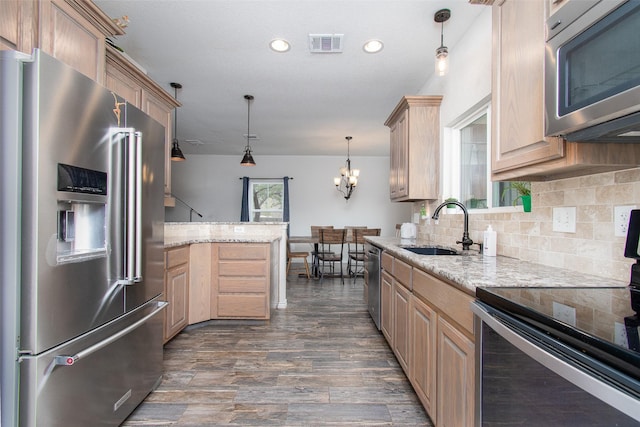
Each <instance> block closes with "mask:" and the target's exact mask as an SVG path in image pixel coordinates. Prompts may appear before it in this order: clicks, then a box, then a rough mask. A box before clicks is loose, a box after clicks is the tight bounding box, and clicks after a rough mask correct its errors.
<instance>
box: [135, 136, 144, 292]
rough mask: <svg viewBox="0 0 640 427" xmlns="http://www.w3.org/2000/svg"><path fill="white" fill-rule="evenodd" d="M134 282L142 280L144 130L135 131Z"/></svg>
mask: <svg viewBox="0 0 640 427" xmlns="http://www.w3.org/2000/svg"><path fill="white" fill-rule="evenodd" d="M135 154H136V156H135V187H136V188H135V198H136V200H135V205H134V208H135V213H134V216H135V237H134V238H135V242H134V251H135V252H134V255H135V261H134V277H133V280H134V282H141V281H142V132H135Z"/></svg>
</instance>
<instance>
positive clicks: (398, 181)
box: [389, 110, 409, 199]
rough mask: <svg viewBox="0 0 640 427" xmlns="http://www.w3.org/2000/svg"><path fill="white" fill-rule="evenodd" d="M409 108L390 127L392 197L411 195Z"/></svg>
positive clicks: (390, 187)
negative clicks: (409, 181)
mask: <svg viewBox="0 0 640 427" xmlns="http://www.w3.org/2000/svg"><path fill="white" fill-rule="evenodd" d="M408 113H409V112H408V110H405V111H404V112H403V113H402V114H401V115H400V117H399V118H398V121H397V122H395V123H394V124H393V125H392V126H391V128H390V140H391V141H390V142H391V151H390V156H391V173H390V175H389V191H390V196H391V199H397V198H400V197H406V196H408V195H409V190H408V187H407V179H408V166H409V165H408V160H409V157H408V154H409V120H408Z"/></svg>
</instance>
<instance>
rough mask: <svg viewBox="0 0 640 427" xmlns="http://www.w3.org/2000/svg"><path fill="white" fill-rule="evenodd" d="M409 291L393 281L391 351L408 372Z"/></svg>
mask: <svg viewBox="0 0 640 427" xmlns="http://www.w3.org/2000/svg"><path fill="white" fill-rule="evenodd" d="M411 298H412V295H411V291H409V290H408V289H407V288H405V287H404V286H402V284H401V283H400V282H398V281H397V280H396V281H394V283H393V311H394V313H395V315H394V322H393V338H394V339H393V352H394V353H395V355H396V357H397V358H398V362H399V363H400V366H402V369H404V371H405V372H407V373H409V366H410V362H411V353H410V344H411V335H410V323H411V322H410V321H411V312H410V305H411Z"/></svg>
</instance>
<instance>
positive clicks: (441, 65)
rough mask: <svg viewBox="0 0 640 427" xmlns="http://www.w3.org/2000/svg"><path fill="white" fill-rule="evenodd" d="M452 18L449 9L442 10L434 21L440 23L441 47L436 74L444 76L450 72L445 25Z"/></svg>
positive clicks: (437, 51)
mask: <svg viewBox="0 0 640 427" xmlns="http://www.w3.org/2000/svg"><path fill="white" fill-rule="evenodd" d="M450 17H451V11H450V10H449V9H440V10H439V11H437V12H436V14H435V15H434V17H433V20H434V21H436V22H439V23H440V47H439V48H437V49H436V74H437V75H438V76H444V75H445V74H447V71H448V70H449V49H447V47H446V46H445V45H444V35H443V32H444V23H445V22H446V21H448V20H449V18H450Z"/></svg>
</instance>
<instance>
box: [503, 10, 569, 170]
mask: <svg viewBox="0 0 640 427" xmlns="http://www.w3.org/2000/svg"><path fill="white" fill-rule="evenodd" d="M546 7H548V2H547V1H516V0H504V1H503V2H499V3H496V4H495V5H494V6H493V61H494V63H493V70H492V74H493V77H492V78H493V81H492V99H491V104H492V114H491V132H492V135H491V139H492V157H493V158H492V168H491V169H492V172H493V173H499V172H504V171H508V170H511V169H515V168H518V167H520V166H526V165H533V164H537V163H541V162H544V161H547V160H551V159H557V158H560V157H563V156H564V148H565V146H564V141H563V140H562V139H561V138H545V137H544V100H543V95H544V90H543V87H544V49H545V40H544V35H545V31H544V30H545V28H544V25H545V16H546V13H545V8H546Z"/></svg>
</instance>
